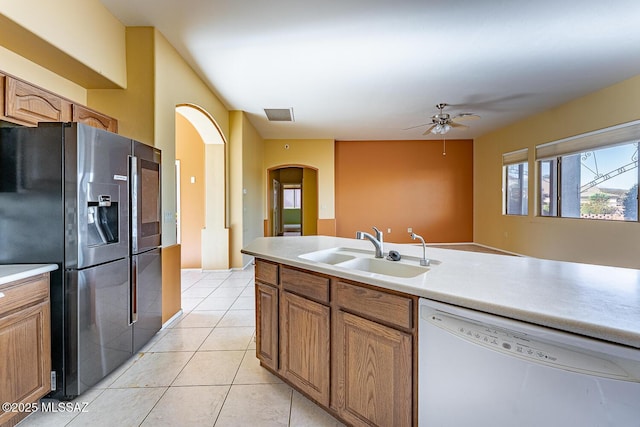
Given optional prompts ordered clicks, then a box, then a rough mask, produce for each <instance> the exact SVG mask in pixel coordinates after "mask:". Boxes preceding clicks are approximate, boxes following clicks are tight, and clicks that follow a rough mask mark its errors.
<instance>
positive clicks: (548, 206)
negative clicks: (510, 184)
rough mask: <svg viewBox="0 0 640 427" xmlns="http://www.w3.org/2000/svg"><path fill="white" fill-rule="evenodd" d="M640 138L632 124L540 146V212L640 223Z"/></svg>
mask: <svg viewBox="0 0 640 427" xmlns="http://www.w3.org/2000/svg"><path fill="white" fill-rule="evenodd" d="M633 137H636V138H633ZM638 140H640V124H638V123H632V124H626V125H621V126H617V127H614V128H609V129H605V130H602V131H597V132H593V133H590V134H585V135H582V136H578V137H574V138H568V139H566V140H562V141H558V142H554V143H551V144H544V145H541V146H538V147H536V157H537V158H538V171H539V194H538V197H539V214H540V215H541V216H559V217H563V218H583V219H596V220H611V221H638V176H639V175H638Z"/></svg>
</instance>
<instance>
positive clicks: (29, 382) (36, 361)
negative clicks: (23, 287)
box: [0, 300, 51, 425]
mask: <svg viewBox="0 0 640 427" xmlns="http://www.w3.org/2000/svg"><path fill="white" fill-rule="evenodd" d="M49 322H50V321H49V302H48V300H46V302H43V303H40V304H38V305H35V306H32V307H29V308H25V309H23V310H21V311H18V312H16V313H14V314H11V315H9V316H6V317H3V318H0V350H2V353H1V354H2V357H1V358H0V378H2V381H0V401H1V402H13V403H32V402H37V401H38V399H39V398H40V397H42V396H43V395H45V394H47V393H48V392H49V391H50V390H51V381H50V373H51V353H50V352H51V347H50V345H51V344H50V342H51V339H50V335H49V334H50V333H49ZM23 415H26V414H23ZM20 418H22V417H21V416H18V414H17V413H13V412H1V411H0V425H2V424H3V423H5V422H8V421H9V420H11V419H14V420H15V419H20Z"/></svg>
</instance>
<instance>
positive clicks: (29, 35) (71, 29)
mask: <svg viewBox="0 0 640 427" xmlns="http://www.w3.org/2000/svg"><path fill="white" fill-rule="evenodd" d="M124 28H125V27H124V25H122V23H120V22H119V21H118V20H117V19H116V18H115V17H114V16H113V15H111V13H110V12H109V11H108V10H107V9H106V8H105V7H104V6H103V5H102V3H100V1H99V0H56V1H42V0H21V1H3V2H0V40H2V45H4V46H5V47H7V48H9V49H11V50H13V51H16V52H18V53H19V54H20V55H21V56H23V57H25V58H27V59H29V60H31V61H33V62H37V63H39V64H40V65H42V66H44V67H45V68H47V69H49V70H52V71H54V72H55V73H56V74H59V75H64V76H65V77H66V78H68V79H70V80H72V81H74V82H75V83H77V84H79V85H81V86H83V87H85V88H98V87H101V88H108V87H111V88H115V87H125V86H126V85H127V79H126V66H127V65H126V62H125V33H124Z"/></svg>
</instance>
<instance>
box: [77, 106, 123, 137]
mask: <svg viewBox="0 0 640 427" xmlns="http://www.w3.org/2000/svg"><path fill="white" fill-rule="evenodd" d="M73 121H74V122H78V123H84V124H86V125H89V126H93V127H95V128H98V129H103V130H108V131H109V132H113V133H118V121H117V120H116V119H114V118H113V117H109V116H107V115H104V114H102V113H99V112H97V111H95V110H92V109H90V108H87V107H85V106H82V105H78V104H73Z"/></svg>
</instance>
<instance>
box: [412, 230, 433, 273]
mask: <svg viewBox="0 0 640 427" xmlns="http://www.w3.org/2000/svg"><path fill="white" fill-rule="evenodd" d="M416 239H420V241H422V259H421V260H420V265H422V266H424V267H428V266H429V264H431V261H429V260H428V259H427V245H426V244H425V243H424V239H423V238H422V236H419V235H417V234H416V233H411V240H416Z"/></svg>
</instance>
